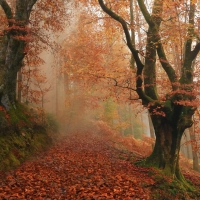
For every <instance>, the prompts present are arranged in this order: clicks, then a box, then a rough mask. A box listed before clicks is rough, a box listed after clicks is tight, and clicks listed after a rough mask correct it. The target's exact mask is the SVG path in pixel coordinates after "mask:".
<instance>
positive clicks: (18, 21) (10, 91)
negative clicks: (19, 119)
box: [0, 0, 37, 110]
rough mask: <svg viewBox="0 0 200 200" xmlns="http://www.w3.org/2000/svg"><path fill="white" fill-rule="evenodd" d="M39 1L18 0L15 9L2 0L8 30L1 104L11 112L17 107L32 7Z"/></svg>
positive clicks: (2, 52) (0, 57) (1, 52)
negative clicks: (19, 73) (19, 82)
mask: <svg viewBox="0 0 200 200" xmlns="http://www.w3.org/2000/svg"><path fill="white" fill-rule="evenodd" d="M36 1H37V0H29V1H27V0H16V6H15V8H12V9H11V7H10V4H8V2H7V1H5V0H0V6H1V7H2V9H3V11H4V13H5V16H6V18H7V26H8V27H7V28H5V30H4V35H3V36H2V39H3V40H2V42H1V45H0V48H1V49H0V67H1V72H0V73H1V77H0V104H1V105H2V106H4V107H5V108H6V110H9V109H10V108H11V107H12V106H14V107H15V101H16V83H17V72H18V71H19V70H20V68H21V67H22V64H23V59H24V56H25V55H26V52H25V47H26V44H27V42H28V39H27V37H26V36H27V35H28V32H29V29H28V23H29V17H30V13H31V10H32V7H33V6H34V4H35V3H36Z"/></svg>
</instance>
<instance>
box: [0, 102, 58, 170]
mask: <svg viewBox="0 0 200 200" xmlns="http://www.w3.org/2000/svg"><path fill="white" fill-rule="evenodd" d="M58 129H59V128H58V123H57V122H56V120H55V119H54V117H53V116H52V115H46V114H45V113H44V112H43V111H42V110H39V109H35V108H30V107H27V106H25V105H22V104H17V105H16V107H15V108H12V109H11V110H10V111H9V112H6V111H5V110H4V109H3V108H2V107H0V170H9V169H12V168H14V167H16V166H18V165H20V164H21V163H22V162H23V161H24V160H25V159H27V158H28V157H30V156H31V155H34V154H35V153H37V152H39V151H41V150H44V149H46V148H48V146H49V145H51V144H52V142H53V141H52V135H53V134H56V132H58Z"/></svg>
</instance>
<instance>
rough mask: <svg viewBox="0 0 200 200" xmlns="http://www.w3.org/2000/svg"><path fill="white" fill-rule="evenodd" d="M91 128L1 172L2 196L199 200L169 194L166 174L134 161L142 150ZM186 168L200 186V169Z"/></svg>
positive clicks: (68, 135)
mask: <svg viewBox="0 0 200 200" xmlns="http://www.w3.org/2000/svg"><path fill="white" fill-rule="evenodd" d="M94 131H95V130H93V132H94ZM91 132H92V131H90V132H88V131H83V132H81V131H80V132H74V133H73V134H72V133H71V134H67V135H66V136H65V137H63V138H62V140H60V141H59V142H57V143H56V144H55V145H54V146H52V147H51V148H50V149H49V150H47V151H45V152H42V153H40V154H38V155H36V156H35V157H34V158H32V159H29V160H28V161H26V162H24V163H23V164H22V165H21V166H19V167H18V168H16V169H14V170H11V171H7V172H0V199H2V200H4V199H5V200H7V199H9V200H13V199H17V200H18V199H20V200H23V199H33V200H34V199H37V200H40V199H41V200H42V199H45V200H52V199H56V200H57V199H63V200H78V199H88V200H89V199H94V200H96V199H97V200H100V199H106V200H107V199H121V200H131V199H134V200H137V199H143V200H148V199H158V200H159V199H162V200H163V199H170V200H171V199H193V198H190V197H189V196H185V197H184V198H180V196H179V192H177V191H175V190H173V188H171V189H170V188H169V189H170V191H171V193H170V194H169V192H168V191H167V194H166V190H165V188H162V187H165V185H164V184H166V181H167V179H165V177H161V176H160V175H159V172H157V171H156V170H153V169H150V168H143V167H137V166H135V165H133V161H134V160H135V159H140V155H141V154H140V153H138V155H137V156H136V154H135V153H136V152H135V153H133V152H130V151H128V150H127V149H126V148H123V147H122V146H121V147H120V148H119V145H118V148H117V147H116V145H113V144H116V143H117V140H114V139H111V137H108V136H107V135H105V134H99V132H98V133H97V132H96V133H91ZM142 148H145V147H144V146H143V147H142ZM183 171H184V175H185V176H186V177H187V179H189V180H190V181H191V182H193V184H195V185H196V186H197V187H198V188H199V189H200V174H198V173H195V172H188V170H187V168H185V169H184V170H183ZM172 196H173V198H172ZM194 199H195V198H194ZM199 199H200V198H199Z"/></svg>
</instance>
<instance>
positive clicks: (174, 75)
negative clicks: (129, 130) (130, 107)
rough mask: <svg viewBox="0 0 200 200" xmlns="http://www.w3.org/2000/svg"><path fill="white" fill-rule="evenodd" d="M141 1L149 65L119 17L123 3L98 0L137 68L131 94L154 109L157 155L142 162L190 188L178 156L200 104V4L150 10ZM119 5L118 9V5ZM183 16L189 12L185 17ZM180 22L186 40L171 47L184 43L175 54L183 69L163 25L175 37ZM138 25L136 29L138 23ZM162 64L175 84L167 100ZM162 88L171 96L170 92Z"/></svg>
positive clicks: (162, 4)
mask: <svg viewBox="0 0 200 200" xmlns="http://www.w3.org/2000/svg"><path fill="white" fill-rule="evenodd" d="M136 2H137V5H138V7H139V9H140V13H141V14H142V15H143V17H144V19H145V21H146V25H145V26H146V27H148V30H147V31H146V42H145V43H144V46H143V49H144V51H143V53H144V62H143V61H142V59H141V55H140V51H139V50H137V49H136V46H135V44H133V43H132V39H131V38H132V36H131V31H130V30H131V28H133V27H130V23H128V22H127V21H128V20H127V19H126V18H125V17H124V16H123V15H121V13H120V10H119V7H120V6H119V4H120V3H121V2H120V1H114V2H112V3H111V2H110V1H105V0H98V3H99V5H100V6H101V8H102V10H103V11H104V12H105V13H107V14H108V15H109V16H110V17H111V18H112V19H113V20H116V21H118V22H119V23H120V24H121V26H122V29H123V31H124V34H125V38H126V45H127V46H128V48H129V50H130V52H131V54H132V56H133V58H134V61H135V64H136V80H135V88H132V89H135V92H136V93H137V95H138V98H139V99H140V100H141V103H142V105H143V106H145V107H147V108H148V109H149V112H150V116H151V119H152V122H153V126H154V129H155V135H156V141H155V146H154V149H153V152H152V154H151V155H150V156H149V157H147V158H146V159H145V160H144V161H143V162H142V163H143V164H145V165H147V166H154V167H157V168H160V169H162V170H163V172H164V173H165V174H167V175H170V176H172V177H174V178H176V179H178V180H179V181H181V182H182V183H183V184H184V185H185V186H186V185H187V183H186V181H185V179H184V177H183V176H182V174H181V172H180V169H179V151H180V141H181V137H182V135H183V133H184V130H185V129H186V128H189V127H191V126H192V124H193V121H192V116H193V114H194V112H195V110H196V107H197V105H198V104H197V101H196V94H197V93H195V87H194V84H195V81H196V80H195V77H194V71H195V70H196V69H197V68H196V67H195V66H193V61H194V60H195V58H196V57H197V54H198V53H199V50H200V42H199V37H198V34H197V32H196V28H197V27H196V23H197V20H198V19H196V16H198V15H195V11H196V8H197V1H194V0H190V1H165V0H164V1H163V0H154V1H152V8H151V9H150V8H149V7H147V6H146V5H145V2H144V0H137V1H136ZM117 3H118V7H116V6H115V4H117ZM121 4H122V3H121ZM167 10H168V11H170V12H171V11H172V10H174V13H171V14H172V15H171V16H170V17H169V13H168V17H167V18H166V16H165V15H164V14H165V13H166V12H167ZM182 13H184V18H183V16H182ZM177 22H179V24H181V25H180V26H179V28H183V27H184V28H183V29H184V30H185V32H183V31H180V33H181V34H182V36H181V37H175V38H174V39H173V40H172V39H171V40H170V41H171V43H170V45H171V47H172V48H173V45H177V43H176V42H175V41H176V40H179V41H180V42H179V43H178V45H179V46H178V49H179V51H178V52H176V53H177V54H178V59H179V60H180V66H176V64H177V63H173V64H172V62H171V60H170V59H169V58H168V57H167V55H168V52H167V51H166V50H167V45H166V42H165V41H166V38H170V33H169V32H166V31H165V30H164V26H165V27H166V26H167V23H168V24H169V23H171V25H172V24H173V26H171V27H170V29H172V30H171V33H173V31H177V30H176V29H174V30H173V27H175V23H177ZM134 23H135V26H136V21H134ZM136 40H137V38H136ZM168 47H169V46H168ZM159 63H160V66H161V67H162V69H163V70H164V72H165V76H166V77H167V78H168V82H169V83H170V86H169V87H170V91H168V92H167V93H166V94H165V96H164V97H161V96H159V93H158V92H157V87H158V85H157V73H158V70H157V66H158V64H159ZM179 69H180V70H179ZM161 88H162V85H161ZM162 89H163V91H166V90H165V88H162Z"/></svg>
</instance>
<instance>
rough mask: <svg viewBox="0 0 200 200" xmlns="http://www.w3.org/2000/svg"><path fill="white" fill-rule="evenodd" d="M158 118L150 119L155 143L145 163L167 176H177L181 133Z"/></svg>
mask: <svg viewBox="0 0 200 200" xmlns="http://www.w3.org/2000/svg"><path fill="white" fill-rule="evenodd" d="M158 118H159V117H155V116H154V117H152V121H153V124H154V128H155V134H156V141H155V147H154V150H153V152H152V154H151V155H150V156H149V157H148V158H147V160H146V163H147V164H151V165H152V164H153V165H154V166H155V167H158V168H162V169H163V170H164V172H165V173H166V174H168V175H172V176H177V171H179V167H178V157H179V151H180V142H181V137H182V134H183V132H180V131H178V130H177V128H175V127H172V126H171V125H170V124H169V123H167V122H166V120H164V119H162V118H161V119H158ZM178 173H179V172H178Z"/></svg>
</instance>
